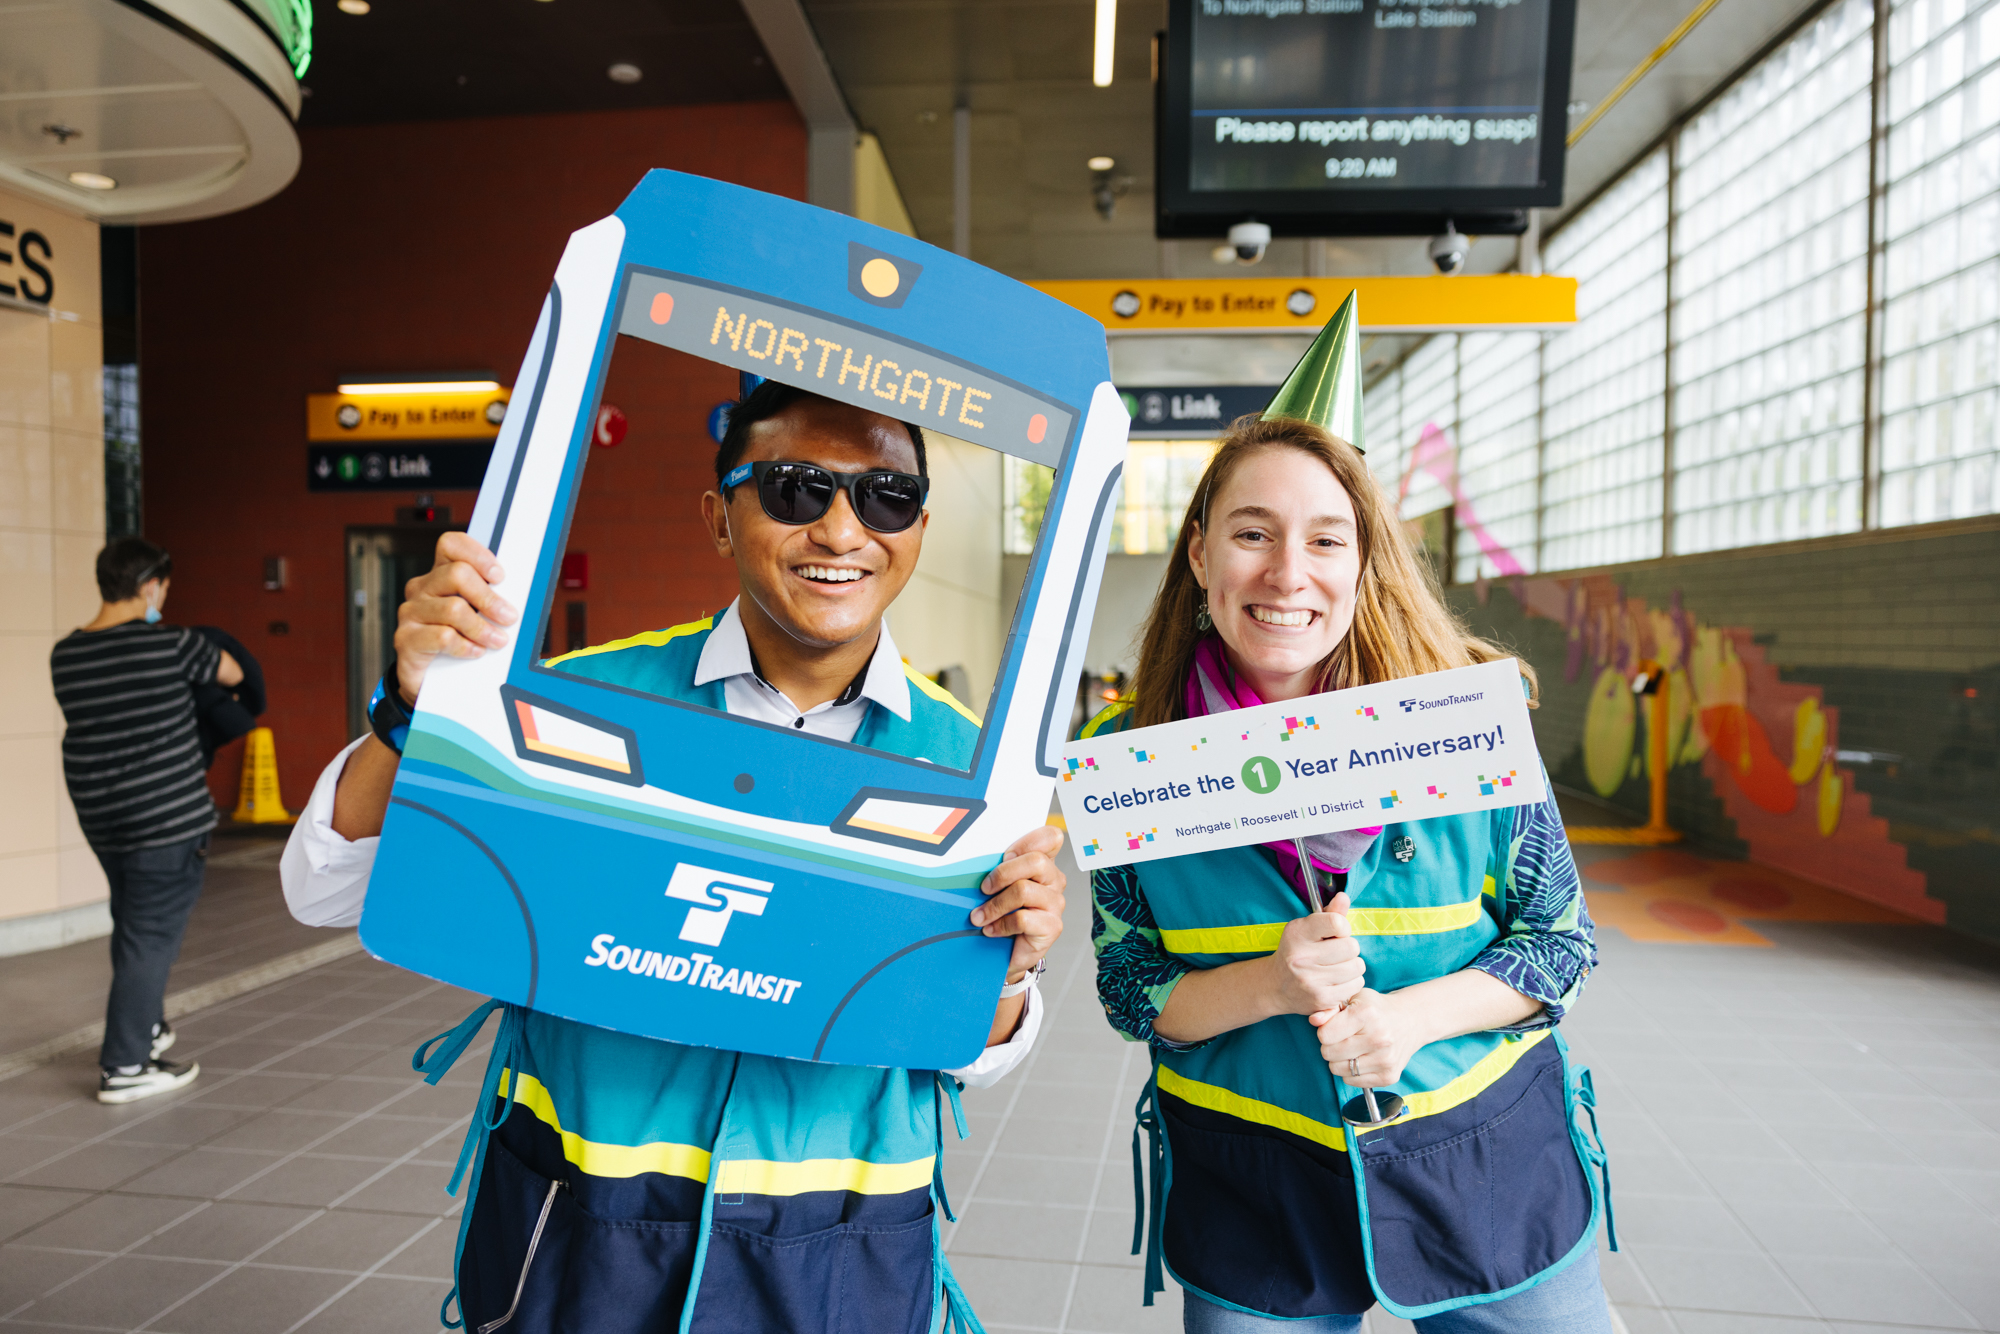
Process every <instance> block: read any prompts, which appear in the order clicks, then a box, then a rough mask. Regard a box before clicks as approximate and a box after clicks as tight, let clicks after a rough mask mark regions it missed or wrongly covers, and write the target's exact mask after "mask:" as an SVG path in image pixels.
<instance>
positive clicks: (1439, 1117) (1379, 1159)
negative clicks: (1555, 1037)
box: [1360, 1042, 1593, 1316]
mask: <svg viewBox="0 0 2000 1334" xmlns="http://www.w3.org/2000/svg"><path fill="white" fill-rule="evenodd" d="M1360 1157H1361V1164H1362V1170H1363V1172H1364V1173H1365V1180H1364V1183H1363V1185H1364V1192H1363V1200H1364V1210H1365V1214H1366V1226H1367V1228H1368V1235H1369V1242H1370V1248H1371V1254H1370V1257H1369V1258H1370V1263H1371V1267H1372V1270H1373V1276H1374V1279H1375V1285H1376V1289H1377V1290H1378V1291H1379V1292H1380V1294H1381V1295H1382V1297H1383V1299H1384V1300H1385V1302H1387V1303H1389V1304H1391V1305H1392V1307H1396V1308H1403V1309H1401V1310H1397V1312H1396V1313H1397V1314H1399V1315H1406V1316H1407V1313H1408V1311H1409V1310H1410V1309H1411V1308H1424V1307H1431V1306H1435V1305H1437V1304H1439V1303H1457V1302H1460V1301H1462V1300H1463V1299H1466V1298H1474V1297H1483V1296H1488V1295H1491V1294H1494V1293H1499V1292H1503V1291H1505V1290H1507V1289H1509V1288H1512V1287H1515V1286H1517V1285H1519V1284H1522V1283H1525V1282H1527V1281H1528V1280H1529V1279H1532V1278H1534V1277H1535V1276H1536V1275H1537V1274H1540V1273H1542V1272H1543V1271H1544V1270H1547V1269H1548V1268H1549V1267H1551V1266H1552V1265H1555V1264H1557V1263H1559V1262H1561V1261H1562V1260H1563V1259H1564V1258H1565V1257H1566V1256H1568V1255H1569V1254H1570V1253H1571V1252H1572V1251H1573V1250H1574V1249H1575V1248H1576V1245H1577V1242H1578V1241H1579V1240H1580V1239H1581V1238H1582V1237H1583V1235H1584V1233H1585V1232H1586V1231H1587V1230H1588V1229H1589V1228H1590V1227H1591V1222H1592V1212H1593V1210H1592V1193H1591V1188H1590V1182H1589V1180H1588V1178H1586V1176H1585V1175H1584V1167H1583V1163H1582V1161H1581V1159H1580V1158H1579V1157H1578V1153H1577V1147H1576V1143H1575V1141H1574V1139H1573V1137H1572V1135H1571V1131H1570V1125H1569V1115H1568V1111H1567V1103H1566V1099H1565V1096H1564V1065H1563V1060H1562V1055H1561V1052H1560V1051H1559V1050H1558V1048H1557V1044H1555V1043H1553V1042H1549V1043H1543V1044H1541V1045H1540V1046H1538V1047H1537V1048H1536V1049H1535V1050H1533V1051H1530V1052H1528V1053H1526V1054H1525V1055H1524V1056H1523V1057H1522V1059H1521V1061H1520V1062H1519V1063H1518V1064H1517V1065H1516V1066H1515V1067H1514V1069H1513V1070H1511V1071H1509V1072H1508V1073H1507V1074H1506V1075H1505V1076H1503V1077H1502V1078H1501V1079H1500V1080H1499V1082H1497V1083H1495V1084H1494V1085H1493V1086H1491V1087H1490V1088H1488V1089H1486V1090H1484V1091H1483V1092H1482V1093H1480V1094H1479V1096H1478V1097H1476V1098H1474V1099H1472V1100H1471V1101H1470V1102H1468V1103H1464V1104H1461V1105H1460V1106H1458V1107H1455V1108H1451V1109H1449V1110H1448V1111H1445V1112H1441V1113H1438V1114H1436V1115H1434V1116H1429V1117H1425V1118H1423V1119H1421V1120H1418V1121H1413V1122H1410V1123H1409V1124H1407V1125H1404V1126H1392V1127H1390V1128H1389V1129H1387V1130H1381V1131H1375V1132H1372V1133H1370V1134H1368V1135H1365V1136H1363V1137H1362V1138H1361V1142H1360Z"/></svg>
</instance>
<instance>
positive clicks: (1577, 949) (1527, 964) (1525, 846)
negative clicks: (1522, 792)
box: [1472, 795, 1597, 1033]
mask: <svg viewBox="0 0 2000 1334" xmlns="http://www.w3.org/2000/svg"><path fill="white" fill-rule="evenodd" d="M1506 870H1507V874H1506V878H1505V881H1504V885H1503V888H1502V892H1501V893H1500V895H1499V896H1498V898H1497V901H1496V902H1495V903H1493V904H1491V905H1489V907H1490V909H1491V910H1492V911H1493V912H1494V914H1495V915H1496V916H1497V917H1498V918H1499V919H1500V933H1501V934H1500V938H1499V939H1498V940H1495V941H1494V942H1493V943H1492V944H1491V945H1489V946H1487V947H1486V949H1485V950H1484V951H1483V952H1482V953H1481V954H1480V956H1479V957H1478V958H1477V959H1474V960H1473V961H1472V966H1473V967H1474V968H1477V969H1479V970H1480V971H1481V972H1483V973H1490V974H1491V975H1492V976H1494V977H1497V978H1499V979H1500V980H1501V981H1502V982H1505V983H1506V984H1507V985H1508V986H1510V987H1512V988H1514V990H1516V991H1518V992H1520V993H1521V994H1522V995H1523V996H1526V997H1527V998H1528V999H1530V1000H1536V1001H1540V1002H1541V1003H1542V1008H1541V1010H1540V1011H1539V1012H1538V1013H1536V1014H1534V1015H1532V1016H1530V1017H1529V1018H1528V1019H1526V1020H1523V1021H1522V1022H1521V1023H1518V1024H1512V1025H1509V1026H1508V1027H1507V1028H1506V1029H1504V1030H1502V1031H1505V1032H1517V1033H1525V1032H1529V1031H1531V1030H1533V1029H1537V1028H1548V1027H1551V1026H1553V1025H1555V1024H1557V1023H1559V1022H1561V1020H1562V1017H1563V1016H1564V1015H1565V1014H1567V1013H1569V1008H1570V1006H1572V1005H1574V1004H1575V1003H1576V999H1577V997H1578V996H1579V995H1580V994H1582V991H1583V984H1584V981H1585V979H1587V978H1588V977H1589V976H1590V970H1591V969H1592V968H1594V967H1596V966H1597V939H1596V934H1595V928H1594V927H1593V926H1592V924H1591V921H1590V910H1589V908H1587V907H1586V906H1585V904H1584V901H1583V882H1582V881H1581V880H1580V879H1578V877H1577V873H1576V859H1575V858H1573V857H1572V856H1570V851H1569V839H1568V838H1567V837H1566V836H1565V835H1564V834H1563V825H1562V815H1561V813H1560V812H1559V811H1557V809H1556V801H1555V797H1554V796H1553V795H1551V796H1550V797H1549V799H1548V800H1547V801H1544V802H1542V803H1540V804H1539V805H1534V806H1520V807H1516V808H1515V811H1514V825H1513V830H1512V833H1511V836H1510V838H1509V840H1508V848H1507V861H1506Z"/></svg>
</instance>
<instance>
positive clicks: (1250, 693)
mask: <svg viewBox="0 0 2000 1334" xmlns="http://www.w3.org/2000/svg"><path fill="white" fill-rule="evenodd" d="M1263 702H1264V701H1263V700H1261V699H1258V698H1257V692H1256V691H1254V690H1252V689H1251V688H1250V686H1249V684H1248V683H1247V682H1244V681H1241V680H1239V679H1238V678H1237V676H1236V673H1235V672H1234V671H1232V670H1231V669H1230V666H1229V656H1228V654H1226V653H1224V652H1223V648H1222V636H1220V635H1217V634H1213V633H1211V634H1208V635H1205V636H1204V637H1203V638H1202V641H1201V643H1200V644H1198V645H1196V646H1195V651H1194V666H1193V667H1192V668H1191V669H1189V671H1188V679H1187V713H1188V717H1190V718H1206V717H1209V716H1210V715H1212V714H1218V713H1227V712H1229V711H1230V710H1231V709H1249V708H1255V707H1256V706H1257V705H1259V704H1262V703H1263ZM1381 832H1382V827H1381V826H1380V825H1377V826H1376V827H1375V828H1373V829H1347V830H1342V831H1341V832H1340V833H1337V834H1313V835H1310V836H1308V837H1307V839H1306V851H1308V852H1309V853H1311V854H1312V859H1313V865H1315V866H1317V867H1319V868H1320V869H1321V870H1323V871H1334V872H1338V873H1342V874H1344V873H1345V872H1346V871H1347V869H1348V868H1349V867H1351V866H1353V865H1354V863H1355V862H1357V861H1359V860H1360V859H1361V854H1362V853H1364V852H1366V851H1368V848H1369V845H1370V844H1372V843H1374V841H1375V836H1376V835H1377V834H1379V833H1381ZM1262 846H1263V847H1265V848H1267V849H1269V850H1270V852H1271V855H1272V856H1273V857H1275V858H1276V859H1277V862H1278V871H1279V873H1280V874H1281V875H1283V876H1284V877H1285V878H1286V879H1287V880H1290V881H1292V882H1293V883H1294V884H1296V885H1298V886H1299V887H1300V888H1301V889H1302V890H1303V888H1304V885H1305V879H1304V877H1303V876H1301V875H1300V874H1299V854H1298V850H1297V848H1295V847H1294V846H1293V842H1292V840H1291V839H1289V838H1288V839H1283V840H1281V841H1279V842H1274V843H1265V844H1263V845H1262Z"/></svg>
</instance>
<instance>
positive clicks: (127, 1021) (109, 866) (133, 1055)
mask: <svg viewBox="0 0 2000 1334" xmlns="http://www.w3.org/2000/svg"><path fill="white" fill-rule="evenodd" d="M91 851H93V852H95V853H96V854H97V860H98V862H99V863H100V864H101V865H102V866H103V867H104V875H105V878H106V879H108V880H109V881H110V882H111V999H110V1000H109V1001H108V1002H107V1003H106V1004H105V1007H104V1050H103V1052H102V1053H101V1054H100V1055H99V1057H98V1064H100V1065H102V1066H103V1067H104V1068H105V1069H107V1070H109V1069H113V1068H115V1067H117V1066H121V1065H141V1064H143V1063H144V1062H145V1061H146V1059H147V1057H148V1056H149V1055H150V1054H151V1051H152V1046H153V1025H154V1024H157V1023H159V1022H160V1021H161V1020H162V1019H163V1018H165V1017H166V1016H165V1011H164V1009H163V1006H164V1003H165V1001H166V996H167V970H168V969H170V968H172V967H173V965H174V959H175V958H176V957H177V956H178V955H179V954H180V952H181V936H182V934H183V933H184V932H186V930H187V922H188V914H189V913H190V912H193V911H194V901H195V900H196V899H198V898H200V897H201V873H202V869H203V867H204V866H205V865H206V863H207V858H208V835H207V834H203V835H201V836H200V837H199V838H190V839H183V840H182V841H181V842H179V843H169V844H167V845H166V846H165V847H159V848H139V849H136V850H135V851H132V852H107V851H105V850H104V849H102V848H92V849H91Z"/></svg>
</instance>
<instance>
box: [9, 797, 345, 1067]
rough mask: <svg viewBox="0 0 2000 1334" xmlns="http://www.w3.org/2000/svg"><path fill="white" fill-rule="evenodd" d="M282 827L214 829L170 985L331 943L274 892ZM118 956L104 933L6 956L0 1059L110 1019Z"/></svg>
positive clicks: (199, 981)
mask: <svg viewBox="0 0 2000 1334" xmlns="http://www.w3.org/2000/svg"><path fill="white" fill-rule="evenodd" d="M287 832H289V831H288V830H287V829H285V828H284V827H282V826H272V825H264V826H255V827H250V828H241V827H238V828H231V827H230V826H229V825H228V824H227V823H225V824H224V826H223V828H222V829H220V830H218V831H217V832H216V836H215V838H214V839H213V840H212V842H211V844H210V848H209V859H208V861H209V864H208V873H207V875H206V876H205V877H204V881H203V886H202V896H201V901H200V902H199V903H197V904H196V905H195V910H194V915H193V916H192V918H191V919H190V920H189V922H188V933H187V938H186V941H185V943H184V944H183V946H182V949H181V957H180V960H179V962H178V963H176V964H175V965H174V975H173V984H172V989H173V990H175V991H181V990H185V989H189V988H194V987H200V986H204V985H205V984H209V983H213V982H216V981H218V980H220V979H223V978H227V977H230V976H232V975H234V974H237V973H240V972H243V971H245V970H247V969H251V968H255V967H257V966H259V965H263V964H268V963H269V962H270V961H271V960H273V959H277V958H281V957H283V956H284V955H286V954H288V953H291V952H293V951H296V950H301V949H306V948H308V947H311V946H314V945H321V944H324V943H326V941H327V940H328V938H329V937H331V936H332V935H333V934H334V933H333V932H330V931H320V930H316V929H314V928H312V927H309V926H301V925H300V924H299V923H297V922H296V921H294V920H292V915H291V914H290V913H288V912H286V911H285V901H284V898H283V896H281V895H280V894H278V893H277V892H276V886H277V873H278V857H279V855H280V854H281V853H282V852H283V851H284V847H285V845H284V835H285V834H286V833H287ZM110 985H111V956H110V953H109V950H108V942H107V941H105V940H103V939H98V940H85V941H79V942H78V943H76V944H74V945H65V946H63V947H62V948H61V949H55V950H43V951H41V952H40V953H37V954H22V955H16V956H14V957H13V958H8V959H0V997H3V998H4V1000H5V1003H6V1013H5V1014H4V1015H0V1061H4V1060H5V1059H6V1058H7V1057H8V1056H10V1055H13V1054H14V1053H16V1052H20V1051H23V1050H25V1049H27V1048H31V1047H34V1046H37V1045H39V1044H41V1043H43V1042H46V1041H48V1040H50V1039H53V1038H57V1037H60V1036H62V1035H64V1034H67V1033H71V1032H72V1031H74V1030H76V1029H78V1028H80V1027H82V1026H84V1025H86V1024H90V1023H93V1022H98V1021H101V1020H103V1018H104V993H105V990H106V989H107V988H108V987H109V986H110Z"/></svg>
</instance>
